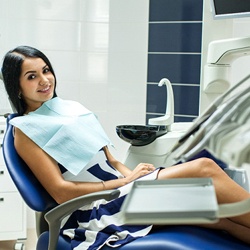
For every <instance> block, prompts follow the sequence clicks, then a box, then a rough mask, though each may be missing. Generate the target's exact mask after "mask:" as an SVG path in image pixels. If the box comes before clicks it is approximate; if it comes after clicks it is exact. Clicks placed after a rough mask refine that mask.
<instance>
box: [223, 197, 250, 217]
mask: <svg viewBox="0 0 250 250" xmlns="http://www.w3.org/2000/svg"><path fill="white" fill-rule="evenodd" d="M249 212H250V198H249V199H247V200H243V201H238V202H234V203H225V204H220V205H219V215H218V217H219V218H228V217H234V216H238V215H242V214H245V213H249Z"/></svg>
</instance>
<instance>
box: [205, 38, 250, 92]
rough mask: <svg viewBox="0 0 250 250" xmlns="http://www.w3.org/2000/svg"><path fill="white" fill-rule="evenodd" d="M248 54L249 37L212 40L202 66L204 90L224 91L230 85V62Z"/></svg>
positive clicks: (249, 46)
mask: <svg viewBox="0 0 250 250" xmlns="http://www.w3.org/2000/svg"><path fill="white" fill-rule="evenodd" d="M249 54H250V37H243V38H231V39H224V40H217V41H213V42H211V43H210V44H209V46H208V57H207V64H206V65H205V68H204V92H206V93H224V92H225V91H226V90H227V89H228V88H229V87H230V81H229V71H230V68H231V63H232V62H233V61H234V60H236V59H237V58H239V57H242V56H247V55H249Z"/></svg>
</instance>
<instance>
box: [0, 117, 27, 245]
mask: <svg viewBox="0 0 250 250" xmlns="http://www.w3.org/2000/svg"><path fill="white" fill-rule="evenodd" d="M5 128H6V119H5V118H4V117H3V116H0V144H1V150H0V241H2V240H20V239H22V240H23V239H26V237H27V236H26V205H25V204H24V202H23V200H22V198H21V196H20V195H19V193H18V191H17V189H16V187H15V185H14V184H13V182H12V180H11V178H10V176H9V173H8V170H7V168H6V166H5V164H4V159H3V154H2V142H3V137H4V133H5ZM17 244H19V243H17ZM15 249H24V248H16V247H15Z"/></svg>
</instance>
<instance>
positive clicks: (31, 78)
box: [20, 58, 55, 113]
mask: <svg viewBox="0 0 250 250" xmlns="http://www.w3.org/2000/svg"><path fill="white" fill-rule="evenodd" d="M54 88H55V77H54V75H53V74H52V72H51V71H50V68H49V67H48V65H46V63H45V62H44V61H43V60H42V59H41V58H25V59H24V61H23V63H22V71H21V76H20V96H21V98H22V99H24V100H25V102H26V104H27V107H28V108H27V110H26V112H25V113H28V112H31V111H34V110H36V109H37V108H39V107H40V106H41V105H42V104H43V103H44V102H45V101H48V100H50V99H51V98H52V97H53V95H54Z"/></svg>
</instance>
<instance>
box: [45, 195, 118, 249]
mask: <svg viewBox="0 0 250 250" xmlns="http://www.w3.org/2000/svg"><path fill="white" fill-rule="evenodd" d="M119 194H120V191H119V190H107V191H101V192H95V193H91V194H87V195H83V196H80V197H77V198H74V199H72V200H69V201H67V202H64V203H62V204H60V205H58V206H56V207H55V208H53V209H51V210H50V211H49V212H47V213H46V214H45V219H46V221H47V222H48V225H49V248H48V250H55V249H56V245H57V241H58V237H59V232H60V226H61V221H62V219H63V218H65V217H66V216H68V215H70V214H71V213H72V212H74V211H75V210H77V209H78V208H80V207H82V206H83V205H84V204H88V203H91V202H93V201H96V200H100V199H105V200H107V201H109V200H112V199H115V198H117V197H118V196H119Z"/></svg>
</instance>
